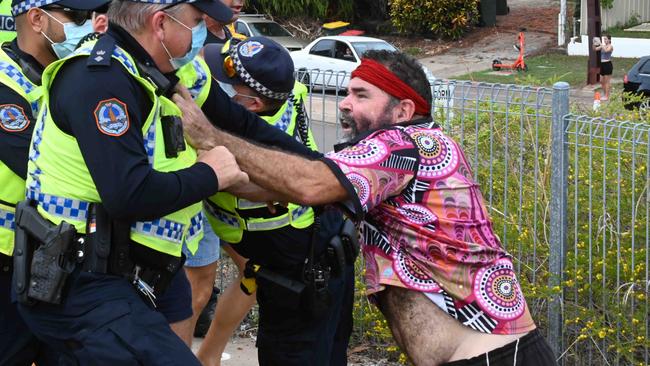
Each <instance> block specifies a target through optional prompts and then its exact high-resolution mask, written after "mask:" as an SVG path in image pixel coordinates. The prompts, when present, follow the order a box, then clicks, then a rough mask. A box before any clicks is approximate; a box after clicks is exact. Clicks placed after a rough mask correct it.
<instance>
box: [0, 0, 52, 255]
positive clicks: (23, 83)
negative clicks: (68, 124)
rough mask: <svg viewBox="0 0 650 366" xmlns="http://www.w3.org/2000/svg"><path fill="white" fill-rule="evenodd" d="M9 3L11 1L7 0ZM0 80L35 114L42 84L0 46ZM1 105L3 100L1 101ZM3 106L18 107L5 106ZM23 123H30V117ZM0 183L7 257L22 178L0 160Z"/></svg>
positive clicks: (1, 236)
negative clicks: (32, 78) (32, 80)
mask: <svg viewBox="0 0 650 366" xmlns="http://www.w3.org/2000/svg"><path fill="white" fill-rule="evenodd" d="M9 3H11V2H10V1H9ZM3 5H4V3H3ZM0 83H2V84H3V85H5V86H7V87H9V88H10V89H11V90H13V91H15V92H16V93H18V95H20V96H21V97H23V98H24V99H25V100H26V101H27V102H28V103H29V105H30V106H31V109H32V110H31V111H30V112H31V114H32V115H33V116H36V115H37V114H38V108H39V101H40V99H41V96H42V94H43V93H42V89H41V86H40V85H36V84H34V83H32V82H31V81H30V80H29V79H28V78H27V76H25V75H24V74H23V71H22V69H21V68H20V66H18V64H17V63H16V62H14V60H12V59H11V58H10V57H9V56H8V55H7V54H6V53H5V52H4V51H3V50H2V49H0ZM0 104H2V103H1V102H0ZM6 108H20V107H18V106H8V107H6ZM16 112H18V113H13V114H14V115H15V116H16V117H17V118H23V117H25V116H26V115H25V113H22V112H21V111H18V110H17V111H16ZM25 112H27V111H25ZM24 123H29V120H27V121H25V122H24ZM24 128H27V126H25V127H24ZM25 164H27V162H25ZM0 182H1V183H0V253H2V254H4V255H9V256H10V255H12V254H13V250H14V229H15V222H14V217H15V208H16V204H17V203H18V202H19V201H21V200H22V199H23V198H25V180H24V179H23V178H21V177H19V176H18V175H16V173H14V172H13V171H12V170H11V169H9V167H8V166H7V165H5V164H4V163H3V162H2V161H0Z"/></svg>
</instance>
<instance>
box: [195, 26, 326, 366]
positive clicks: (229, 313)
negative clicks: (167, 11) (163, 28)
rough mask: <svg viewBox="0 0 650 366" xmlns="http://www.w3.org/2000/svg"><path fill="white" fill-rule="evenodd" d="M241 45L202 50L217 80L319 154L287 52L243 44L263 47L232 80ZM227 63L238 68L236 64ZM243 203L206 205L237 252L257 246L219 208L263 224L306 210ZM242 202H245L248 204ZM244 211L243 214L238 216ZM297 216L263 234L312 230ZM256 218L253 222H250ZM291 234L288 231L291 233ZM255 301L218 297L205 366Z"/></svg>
mask: <svg viewBox="0 0 650 366" xmlns="http://www.w3.org/2000/svg"><path fill="white" fill-rule="evenodd" d="M249 42H250V43H249ZM238 44H239V41H237V40H231V41H229V42H228V43H226V45H225V46H223V47H222V46H221V45H217V44H214V45H208V46H206V47H205V48H204V51H203V52H204V58H205V61H206V63H207V64H208V66H209V67H210V70H211V72H212V73H213V75H214V76H215V78H216V80H217V82H218V83H219V84H220V85H221V87H222V88H223V89H224V90H225V91H226V93H227V94H228V95H229V96H230V97H231V98H232V99H233V100H234V101H236V102H237V103H239V104H241V105H243V106H245V107H246V109H248V110H249V111H252V112H255V113H257V114H258V115H260V116H262V118H263V119H264V120H265V121H267V122H268V123H269V124H270V125H272V126H275V127H276V128H278V129H280V130H281V131H284V132H286V133H287V134H288V135H290V136H294V137H297V138H298V140H299V141H301V142H303V144H304V145H305V146H307V147H309V148H310V149H312V150H317V147H316V143H315V142H314V139H313V136H312V135H311V131H310V130H309V120H308V118H307V115H306V113H305V109H304V100H305V99H306V97H307V89H306V88H305V86H304V85H302V84H300V83H298V82H295V81H294V77H293V61H292V60H291V57H290V56H289V53H288V52H287V51H286V50H285V49H284V48H283V47H282V46H280V45H279V44H277V43H276V42H274V41H272V40H270V39H267V38H264V37H253V38H250V39H249V40H247V41H245V43H244V45H243V46H242V47H245V46H246V45H255V46H256V47H259V49H260V51H259V53H256V54H255V55H254V56H253V57H251V58H246V59H244V58H243V57H242V59H243V60H244V61H245V62H242V64H241V65H242V67H243V68H242V69H241V72H242V73H244V72H245V73H247V74H248V75H250V78H245V77H242V76H241V74H239V73H236V72H234V73H233V71H234V69H233V68H230V69H229V70H230V71H229V72H230V73H231V74H230V76H228V75H226V74H225V72H224V59H225V58H227V57H229V56H228V53H229V50H230V49H232V50H233V51H234V52H237V51H236V50H237V49H238V48H237V45H238ZM226 64H227V65H230V66H231V67H234V64H232V63H226ZM294 82H295V84H294ZM257 83H260V85H265V86H267V87H268V89H264V90H261V89H259V87H258V88H257V89H255V86H256V85H257ZM239 202H240V200H238V199H237V198H236V197H234V196H232V195H230V194H228V193H219V194H217V195H216V196H214V197H212V198H211V199H210V201H208V202H206V207H207V211H206V213H207V215H208V219H209V220H210V222H211V224H212V226H213V228H214V230H215V231H216V232H217V234H218V235H219V236H220V237H221V238H222V239H223V240H226V241H228V242H230V243H233V244H234V247H235V248H240V247H246V246H254V243H247V242H244V241H242V237H243V231H244V230H243V229H242V228H241V227H233V226H232V225H230V224H229V221H227V220H221V216H220V215H219V214H215V210H219V211H221V210H223V211H225V212H228V213H229V214H230V215H233V216H235V217H237V218H238V220H241V221H242V222H244V221H245V220H246V219H245V218H243V217H242V215H243V216H244V217H249V218H250V217H252V216H254V215H255V212H261V213H262V215H263V216H265V218H262V219H259V220H260V222H261V221H266V222H274V221H276V220H282V218H283V217H288V216H287V215H291V213H295V212H297V210H304V208H302V207H300V206H296V205H290V207H289V209H288V210H287V209H285V208H278V211H281V212H278V213H277V214H276V215H273V214H271V213H269V212H268V211H267V210H266V204H265V203H258V204H255V205H253V204H252V202H246V201H245V200H243V199H242V200H241V202H242V204H241V205H240V204H239ZM243 202H246V204H244V203H243ZM252 206H257V209H254V210H252V208H253V207H252ZM240 212H241V213H242V215H240V214H239V213H240ZM289 212H291V213H289ZM295 218H296V219H295V220H293V221H292V222H291V223H290V222H288V221H287V222H283V223H281V224H278V225H276V227H272V226H268V227H267V228H266V229H267V230H270V231H266V230H264V231H266V233H268V234H269V235H268V236H267V237H266V239H267V240H268V245H270V246H277V245H279V244H278V238H279V237H280V236H281V235H282V232H283V231H285V232H286V230H284V228H285V227H287V226H291V225H293V226H294V227H299V228H305V227H307V228H305V229H302V230H310V228H309V226H310V225H311V224H312V223H313V212H312V210H311V209H307V210H306V211H304V212H303V214H302V215H296V216H295ZM254 220H255V219H252V220H251V222H252V221H254ZM290 234H291V233H288V235H290ZM296 244H302V245H303V246H304V247H307V246H309V243H296ZM222 246H223V248H224V249H225V250H226V251H227V252H228V254H229V255H230V257H231V258H232V259H233V261H234V262H235V263H236V264H237V266H238V267H239V268H240V271H243V267H244V263H245V261H246V259H245V258H243V257H242V256H241V255H240V254H238V253H237V251H236V250H235V249H233V246H231V245H229V244H227V243H225V244H224V242H222ZM212 281H214V279H212ZM203 286H205V285H203ZM193 288H194V287H193ZM254 303H255V298H254V297H253V296H250V295H246V294H244V293H243V292H242V291H241V290H240V289H239V286H234V287H233V286H231V287H230V288H228V289H227V290H226V291H225V292H224V294H223V295H222V296H221V297H220V298H219V302H218V304H217V309H216V312H215V315H214V319H213V321H212V325H211V326H210V329H209V330H208V333H207V335H206V337H205V340H204V342H203V343H202V345H201V348H200V349H199V351H198V353H197V356H198V357H199V359H200V360H201V362H202V363H203V365H204V366H205V365H218V364H219V359H220V355H221V353H222V352H223V350H224V348H225V346H226V343H227V341H228V339H229V338H230V336H231V334H232V332H233V331H234V329H235V328H236V327H237V325H239V323H240V322H241V321H242V319H243V318H244V317H245V315H246V314H247V313H248V311H249V310H250V308H251V306H252V305H253V304H254Z"/></svg>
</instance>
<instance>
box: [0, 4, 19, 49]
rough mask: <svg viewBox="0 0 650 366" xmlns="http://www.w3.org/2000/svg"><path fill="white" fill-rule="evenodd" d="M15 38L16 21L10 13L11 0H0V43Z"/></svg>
mask: <svg viewBox="0 0 650 366" xmlns="http://www.w3.org/2000/svg"><path fill="white" fill-rule="evenodd" d="M14 38H16V23H15V22H14V17H13V16H12V15H11V0H0V44H2V43H5V42H9V41H13V39H14Z"/></svg>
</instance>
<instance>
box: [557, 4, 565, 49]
mask: <svg viewBox="0 0 650 366" xmlns="http://www.w3.org/2000/svg"><path fill="white" fill-rule="evenodd" d="M566 1H567V0H560V14H558V22H557V45H558V46H560V47H561V46H564V44H565V43H566V34H565V32H566Z"/></svg>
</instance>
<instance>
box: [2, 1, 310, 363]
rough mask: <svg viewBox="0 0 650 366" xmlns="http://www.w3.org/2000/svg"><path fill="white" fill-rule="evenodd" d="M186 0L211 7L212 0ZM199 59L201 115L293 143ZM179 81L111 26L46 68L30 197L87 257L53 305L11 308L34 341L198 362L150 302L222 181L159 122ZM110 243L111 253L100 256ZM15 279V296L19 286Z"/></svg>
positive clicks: (68, 350)
mask: <svg viewBox="0 0 650 366" xmlns="http://www.w3.org/2000/svg"><path fill="white" fill-rule="evenodd" d="M84 1H85V0H84ZM150 2H151V3H156V4H162V3H166V4H170V5H172V4H176V3H183V2H184V1H180V0H179V1H175V0H163V1H161V0H151V1H150ZM192 3H193V5H194V6H196V7H197V8H200V9H201V10H203V11H204V12H206V13H208V11H210V10H211V7H214V6H216V3H217V2H213V1H207V0H206V1H197V2H192ZM219 4H220V3H219ZM200 6H201V7H200ZM206 8H207V10H206ZM208 15H210V14H209V13H208ZM192 65H195V64H194V63H192ZM196 65H197V68H196V69H195V68H194V66H192V68H193V69H194V71H190V72H188V74H189V75H190V77H191V78H192V79H193V82H192V84H193V85H194V87H193V88H192V89H191V90H190V91H191V92H192V93H193V96H194V97H195V100H197V103H199V104H200V105H201V104H202V105H203V107H202V109H203V111H204V112H205V113H206V115H207V116H208V117H209V118H211V119H212V120H213V121H218V122H220V126H221V127H222V128H224V129H227V130H230V131H232V132H234V133H238V134H241V135H244V136H247V137H249V138H253V139H257V140H259V141H261V142H265V143H275V144H282V145H283V146H290V145H291V141H292V140H291V139H290V138H287V137H286V136H285V135H283V134H282V133H281V132H279V131H275V130H274V129H273V128H272V127H270V126H268V125H266V124H265V123H263V122H262V121H259V120H258V118H257V117H256V116H254V115H251V114H250V113H248V112H247V111H246V110H244V109H243V108H241V107H240V106H237V105H234V104H233V103H231V102H230V100H229V99H228V97H227V96H226V95H225V94H224V93H223V91H221V90H220V88H214V87H211V83H210V80H211V78H210V75H209V73H207V72H205V71H204V72H201V71H200V70H201V68H200V67H199V66H200V62H199V63H198V64H196ZM181 74H182V78H186V76H185V75H184V74H185V73H184V72H182V71H181ZM89 80H92V82H87V81H89ZM178 81H179V79H178V77H176V76H175V75H174V74H169V75H162V74H161V73H160V71H159V70H158V69H157V67H156V65H155V63H154V61H153V60H152V59H151V57H150V56H149V55H148V53H147V52H146V51H145V50H144V49H143V48H142V46H141V45H140V44H139V43H138V42H137V41H136V40H135V39H134V38H133V37H132V36H131V35H130V34H129V33H128V32H127V31H125V30H124V29H122V28H120V27H119V26H116V25H114V24H111V25H110V26H109V30H108V32H107V34H105V35H104V36H102V37H101V38H99V40H97V41H92V42H88V43H86V44H84V45H83V46H82V47H81V48H79V49H77V50H76V51H75V52H74V53H73V54H72V55H71V56H69V57H67V58H65V59H62V60H60V61H57V62H55V63H53V64H52V65H50V66H49V67H48V68H47V69H46V71H45V73H44V75H43V86H44V88H45V90H46V92H45V93H44V96H43V98H44V100H43V111H42V112H41V114H40V115H39V119H38V121H37V124H36V127H35V130H34V135H33V142H32V149H31V152H30V160H29V165H28V179H27V197H28V198H29V199H30V200H32V201H33V202H35V203H36V205H37V210H38V214H39V215H40V216H41V217H43V218H45V219H47V221H48V222H50V223H52V224H53V225H59V226H58V227H62V225H64V223H63V222H64V221H65V222H66V223H69V224H71V225H73V226H74V227H75V229H76V231H77V236H78V237H80V240H77V241H76V242H75V243H74V245H75V248H76V249H75V250H76V253H81V254H83V258H82V259H81V260H77V261H76V263H75V262H73V263H72V271H71V273H70V275H69V277H68V278H67V280H66V283H65V286H64V288H63V291H62V292H61V293H62V295H61V296H62V297H63V301H62V302H61V303H60V304H56V303H53V304H51V303H47V302H44V301H40V302H37V303H36V304H35V305H28V304H22V303H21V304H19V311H20V313H21V315H23V318H24V319H25V322H26V323H27V325H28V326H29V328H30V329H31V330H32V331H33V332H34V333H35V334H36V335H37V336H38V337H39V338H41V339H43V340H44V341H46V342H47V343H48V344H49V345H51V346H52V347H53V348H55V349H56V350H59V351H61V352H64V353H65V354H66V355H67V356H68V357H71V358H72V359H74V360H76V361H77V362H80V363H81V364H92V363H96V362H101V363H102V364H132V363H135V362H136V360H137V362H138V363H142V364H182V365H198V364H199V363H198V361H197V360H196V358H195V357H194V355H193V354H192V352H191V351H190V350H189V349H188V348H187V347H186V346H185V344H184V343H183V342H182V341H181V340H180V339H179V338H178V337H177V336H176V335H175V334H174V333H173V332H172V331H171V329H170V328H169V326H168V324H167V319H165V318H164V317H163V316H162V315H161V314H159V313H157V312H155V311H153V310H152V308H151V306H152V305H153V303H155V299H154V296H160V295H161V293H162V292H164V291H162V289H164V288H166V283H168V281H169V279H170V276H171V275H172V274H173V273H178V270H179V269H180V267H181V265H182V260H181V246H182V244H183V243H185V244H186V245H187V246H188V248H190V250H191V251H194V250H196V247H197V244H198V241H199V240H200V238H201V232H202V220H201V215H202V213H201V204H200V201H201V200H202V199H203V198H206V197H208V196H210V195H213V194H215V193H216V191H217V190H218V182H217V179H216V176H215V174H214V172H213V171H212V169H211V168H210V167H209V166H207V165H206V164H203V163H195V161H196V153H195V152H194V151H193V150H191V149H189V148H188V149H185V150H183V149H181V148H179V146H178V145H173V144H172V145H171V146H169V145H168V144H169V143H170V141H172V140H168V138H170V136H171V137H174V136H175V137H178V134H176V135H174V130H171V131H170V130H167V129H166V130H163V129H164V128H165V126H166V125H169V124H172V125H173V124H174V122H175V121H176V122H177V121H178V120H177V117H178V116H179V114H180V110H179V109H178V107H176V106H175V105H174V104H173V103H172V102H171V100H170V99H169V96H170V94H171V92H172V90H173V86H174V84H175V83H176V82H178ZM165 131H169V133H170V134H171V135H167V134H166V133H165ZM176 133H178V130H176ZM287 140H289V142H287ZM181 141H182V135H181ZM175 142H176V143H178V142H179V141H175ZM295 145H297V147H298V148H297V149H294V150H297V151H301V150H303V148H302V146H301V145H300V144H295ZM27 210H28V209H26V212H27ZM102 212H103V214H102ZM104 216H106V217H107V218H105V219H104V222H105V225H102V224H101V221H100V218H101V217H104ZM18 226H19V227H21V228H22V227H23V225H22V224H21V222H18ZM105 237H109V238H110V240H103V241H102V239H105ZM125 242H126V248H125V247H124V246H123V244H124V243H125ZM84 243H88V244H87V245H85V244H84ZM17 245H18V242H17ZM71 245H73V244H71ZM106 246H109V249H107V248H106ZM39 249H40V248H39ZM107 250H108V251H109V255H108V257H106V256H105V254H102V253H105V251H107ZM125 250H126V251H125ZM125 253H126V256H124V255H123V254H125ZM34 256H36V254H34ZM18 262H19V260H18V258H17V257H16V259H15V260H14V263H18ZM66 263H67V262H66ZM32 272H34V269H32ZM33 276H34V273H32V277H33ZM127 278H128V279H127ZM171 278H175V277H171ZM14 281H15V283H16V292H17V296H18V297H19V298H20V296H21V294H23V293H26V291H28V290H26V289H25V287H27V286H25V284H23V286H20V285H19V283H18V279H16V278H14ZM165 281H167V282H165ZM28 283H29V282H28ZM29 291H30V292H35V291H36V290H34V289H32V288H31V287H30V288H29ZM27 293H29V292H27ZM150 303H151V304H150ZM161 350H164V352H160V351H161ZM71 362H74V361H71Z"/></svg>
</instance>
